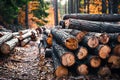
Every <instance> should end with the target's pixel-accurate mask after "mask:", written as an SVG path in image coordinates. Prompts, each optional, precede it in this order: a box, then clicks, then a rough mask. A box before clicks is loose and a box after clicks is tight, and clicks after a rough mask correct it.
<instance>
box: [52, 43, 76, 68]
mask: <svg viewBox="0 0 120 80" xmlns="http://www.w3.org/2000/svg"><path fill="white" fill-rule="evenodd" d="M53 52H54V53H56V54H57V56H58V57H59V59H60V61H61V63H62V65H63V66H66V67H69V66H72V65H73V64H74V63H75V56H74V54H73V53H72V52H70V51H68V50H67V49H66V48H65V47H62V46H60V45H58V44H56V42H55V41H54V42H53Z"/></svg>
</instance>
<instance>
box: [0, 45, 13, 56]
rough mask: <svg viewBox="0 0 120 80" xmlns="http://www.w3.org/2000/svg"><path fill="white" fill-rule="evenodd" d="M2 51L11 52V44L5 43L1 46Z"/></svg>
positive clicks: (4, 52)
mask: <svg viewBox="0 0 120 80" xmlns="http://www.w3.org/2000/svg"><path fill="white" fill-rule="evenodd" d="M1 52H2V53H3V54H9V53H10V52H11V51H10V47H9V45H7V44H3V45H2V46H1Z"/></svg>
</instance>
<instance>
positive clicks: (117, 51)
mask: <svg viewBox="0 0 120 80" xmlns="http://www.w3.org/2000/svg"><path fill="white" fill-rule="evenodd" d="M113 53H114V54H115V55H118V56H120V44H119V45H116V46H115V48H114V49H113Z"/></svg>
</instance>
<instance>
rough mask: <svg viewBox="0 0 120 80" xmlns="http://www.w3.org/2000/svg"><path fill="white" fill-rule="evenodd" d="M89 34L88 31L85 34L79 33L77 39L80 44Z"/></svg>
mask: <svg viewBox="0 0 120 80" xmlns="http://www.w3.org/2000/svg"><path fill="white" fill-rule="evenodd" d="M86 34H87V32H86V31H84V32H79V33H78V34H77V35H76V38H77V39H78V42H81V40H82V39H83V37H84V36H85V35H86Z"/></svg>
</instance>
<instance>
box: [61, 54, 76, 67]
mask: <svg viewBox="0 0 120 80" xmlns="http://www.w3.org/2000/svg"><path fill="white" fill-rule="evenodd" d="M61 60H62V64H63V65H64V66H66V67H69V66H72V65H73V64H74V63H75V56H74V55H73V53H70V52H67V53H65V54H64V55H63V56H62V58H61Z"/></svg>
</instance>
